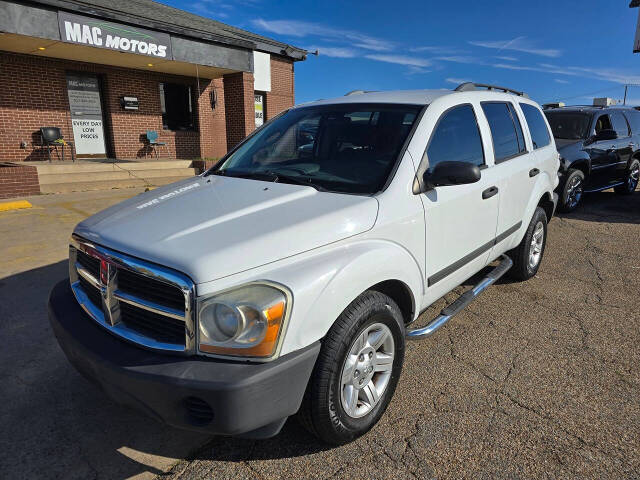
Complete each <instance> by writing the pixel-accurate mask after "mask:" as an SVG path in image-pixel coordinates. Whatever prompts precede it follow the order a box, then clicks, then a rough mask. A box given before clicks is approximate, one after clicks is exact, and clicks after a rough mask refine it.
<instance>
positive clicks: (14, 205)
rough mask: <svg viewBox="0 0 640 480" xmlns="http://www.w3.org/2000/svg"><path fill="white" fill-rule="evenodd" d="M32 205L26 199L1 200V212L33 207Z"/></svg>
mask: <svg viewBox="0 0 640 480" xmlns="http://www.w3.org/2000/svg"><path fill="white" fill-rule="evenodd" d="M32 206H33V205H31V204H30V203H29V202H27V201H26V200H16V201H14V202H0V212H8V211H11V210H21V209H23V208H31V207H32Z"/></svg>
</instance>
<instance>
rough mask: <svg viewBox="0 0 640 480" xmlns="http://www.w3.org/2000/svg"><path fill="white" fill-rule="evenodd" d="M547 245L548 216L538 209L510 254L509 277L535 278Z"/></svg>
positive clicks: (519, 278)
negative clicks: (511, 264) (511, 263)
mask: <svg viewBox="0 0 640 480" xmlns="http://www.w3.org/2000/svg"><path fill="white" fill-rule="evenodd" d="M580 173H582V172H580ZM546 244H547V215H546V213H545V212H544V210H543V209H542V208H540V207H536V210H535V212H534V213H533V218H532V219H531V223H529V227H528V228H527V231H526V232H525V234H524V238H523V239H522V241H521V242H520V245H518V246H517V247H516V248H514V249H513V250H511V251H510V252H509V256H510V257H511V259H512V260H513V266H512V267H511V269H510V270H509V276H510V277H511V278H514V279H516V280H521V281H523V280H529V279H530V278H531V277H533V276H535V274H536V273H538V268H540V263H541V262H542V256H543V255H544V247H545V246H546Z"/></svg>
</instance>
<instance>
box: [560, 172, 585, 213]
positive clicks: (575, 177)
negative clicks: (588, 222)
mask: <svg viewBox="0 0 640 480" xmlns="http://www.w3.org/2000/svg"><path fill="white" fill-rule="evenodd" d="M583 193H584V173H583V172H582V171H581V170H576V169H574V168H571V169H569V171H568V172H567V180H566V181H565V182H564V188H563V189H562V193H561V194H560V205H558V208H559V210H560V211H562V212H572V211H573V210H575V209H576V208H577V207H578V204H579V203H580V200H582V194H583Z"/></svg>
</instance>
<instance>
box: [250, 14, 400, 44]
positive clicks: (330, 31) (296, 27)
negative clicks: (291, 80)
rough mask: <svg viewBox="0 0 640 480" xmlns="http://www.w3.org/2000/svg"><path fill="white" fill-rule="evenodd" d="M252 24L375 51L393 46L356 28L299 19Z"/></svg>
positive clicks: (272, 31)
mask: <svg viewBox="0 0 640 480" xmlns="http://www.w3.org/2000/svg"><path fill="white" fill-rule="evenodd" d="M251 23H253V25H254V26H255V27H257V28H259V29H262V30H265V31H267V32H271V33H275V34H277V35H287V36H290V37H299V38H302V37H308V36H316V37H322V38H324V39H329V40H342V41H345V40H346V41H348V42H350V43H351V45H352V46H353V47H358V48H362V49H364V50H373V51H376V52H387V51H390V50H392V49H393V48H394V47H395V44H394V43H393V42H389V41H387V40H383V39H380V38H376V37H372V36H370V35H365V34H364V33H360V32H358V31H356V30H344V29H339V28H332V27H328V26H326V25H322V24H319V23H313V22H304V21H301V20H264V19H262V18H258V19H255V20H252V22H251Z"/></svg>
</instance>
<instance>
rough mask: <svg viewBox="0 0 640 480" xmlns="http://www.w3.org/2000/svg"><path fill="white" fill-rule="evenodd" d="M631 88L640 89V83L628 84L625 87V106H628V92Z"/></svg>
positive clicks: (623, 102)
mask: <svg viewBox="0 0 640 480" xmlns="http://www.w3.org/2000/svg"><path fill="white" fill-rule="evenodd" d="M629 87H640V83H626V84H625V86H624V100H623V101H622V104H623V105H626V104H627V92H628V91H629Z"/></svg>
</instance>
